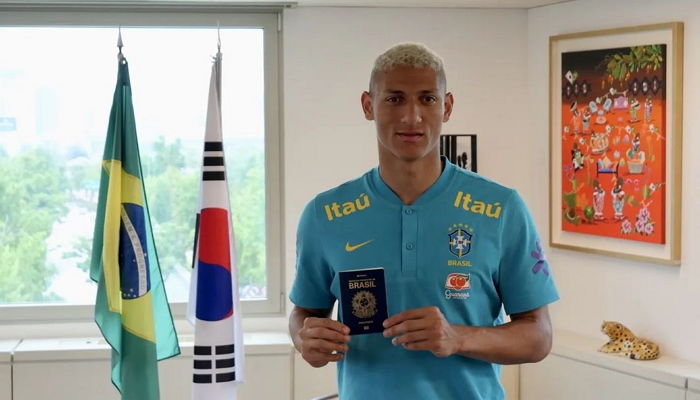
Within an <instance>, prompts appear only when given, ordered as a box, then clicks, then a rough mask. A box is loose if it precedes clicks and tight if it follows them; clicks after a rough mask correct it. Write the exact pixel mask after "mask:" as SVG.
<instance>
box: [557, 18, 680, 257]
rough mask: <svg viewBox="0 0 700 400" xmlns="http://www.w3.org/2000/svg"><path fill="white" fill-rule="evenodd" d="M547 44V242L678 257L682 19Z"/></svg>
mask: <svg viewBox="0 0 700 400" xmlns="http://www.w3.org/2000/svg"><path fill="white" fill-rule="evenodd" d="M549 44H550V59H549V61H550V76H549V78H550V82H549V85H550V86H549V89H550V185H549V186H550V245H551V246H552V247H560V248H566V249H572V250H581V251H587V252H592V253H598V254H606V255H613V256H620V257H625V258H631V259H636V260H643V261H653V262H660V263H665V264H671V265H678V264H680V259H681V225H680V223H681V154H682V153H681V141H682V89H683V71H682V67H683V24H682V23H681V22H672V23H664V24H655V25H644V26H634V27H627V28H620V29H609V30H601V31H594V32H581V33H573V34H566V35H558V36H552V37H550V41H549Z"/></svg>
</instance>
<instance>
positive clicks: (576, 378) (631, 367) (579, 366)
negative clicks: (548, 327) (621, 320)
mask: <svg viewBox="0 0 700 400" xmlns="http://www.w3.org/2000/svg"><path fill="white" fill-rule="evenodd" d="M554 340H555V341H554V346H553V347H552V353H551V354H550V355H549V357H547V358H546V359H545V360H544V361H542V362H540V363H536V364H524V365H521V367H520V400H542V399H548V400H550V399H551V400H559V399H561V400H590V399H596V400H620V399H635V400H660V399H663V400H690V399H692V400H700V398H698V397H697V396H696V397H691V396H692V395H691V391H690V388H691V387H692V386H691V384H690V381H691V380H692V379H690V377H691V376H693V374H698V376H700V366H698V365H695V364H692V363H688V362H686V361H683V360H679V359H674V358H671V357H666V356H663V355H662V356H661V357H660V358H659V359H658V360H652V361H635V360H630V359H629V358H625V357H619V356H616V355H611V354H603V353H599V352H598V351H597V349H598V347H600V345H601V344H603V343H604V340H602V339H601V340H595V339H590V338H583V337H580V336H577V335H573V334H566V333H560V332H557V334H555V336H554ZM698 383H700V380H699V381H698ZM686 385H687V386H688V388H689V389H688V390H686ZM698 387H699V388H700V385H699V386H698ZM686 392H687V393H686ZM698 393H700V391H699V392H698Z"/></svg>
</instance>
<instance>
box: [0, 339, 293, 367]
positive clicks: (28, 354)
mask: <svg viewBox="0 0 700 400" xmlns="http://www.w3.org/2000/svg"><path fill="white" fill-rule="evenodd" d="M193 339H194V337H193V336H192V335H183V336H180V337H179V341H180V351H181V356H192V347H193V345H194V343H193ZM0 343H2V342H0ZM16 343H17V342H15V344H16ZM243 343H244V345H245V353H246V354H251V355H252V354H291V353H292V351H293V349H294V347H293V346H292V341H291V339H290V338H289V335H288V334H287V333H283V332H250V333H244V334H243ZM13 348H14V347H13ZM1 351H2V347H0V357H2V353H1ZM110 357H111V348H110V347H109V345H108V344H107V343H106V342H105V340H104V338H61V339H26V340H23V341H22V343H20V344H19V346H17V347H16V348H15V350H14V361H15V362H36V361H58V360H103V359H109V358H110ZM0 360H2V358H0ZM8 360H9V355H8Z"/></svg>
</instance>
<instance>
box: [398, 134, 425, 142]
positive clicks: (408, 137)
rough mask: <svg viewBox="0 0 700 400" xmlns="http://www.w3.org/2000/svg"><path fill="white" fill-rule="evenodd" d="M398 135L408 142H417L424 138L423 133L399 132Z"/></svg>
mask: <svg viewBox="0 0 700 400" xmlns="http://www.w3.org/2000/svg"><path fill="white" fill-rule="evenodd" d="M397 135H398V136H399V137H400V138H401V139H402V140H404V141H406V142H415V141H418V140H419V139H420V138H421V137H423V133H420V132H397Z"/></svg>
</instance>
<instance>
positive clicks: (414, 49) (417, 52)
mask: <svg viewBox="0 0 700 400" xmlns="http://www.w3.org/2000/svg"><path fill="white" fill-rule="evenodd" d="M400 66H405V67H415V68H430V69H432V70H433V71H435V72H436V73H437V76H438V83H439V84H440V87H441V88H442V90H443V92H446V91H447V77H446V75H445V65H444V63H443V61H442V58H441V57H440V56H439V55H437V54H436V53H435V52H434V51H432V50H430V49H429V48H428V47H426V46H425V45H424V44H421V43H399V44H397V45H394V46H392V47H391V48H389V49H388V50H386V51H385V52H384V53H382V54H380V55H379V57H377V59H376V60H375V61H374V68H372V74H371V76H370V79H369V92H370V93H373V88H374V85H375V84H376V79H377V75H378V74H379V73H380V72H387V71H389V70H391V69H393V68H396V67H400Z"/></svg>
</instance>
